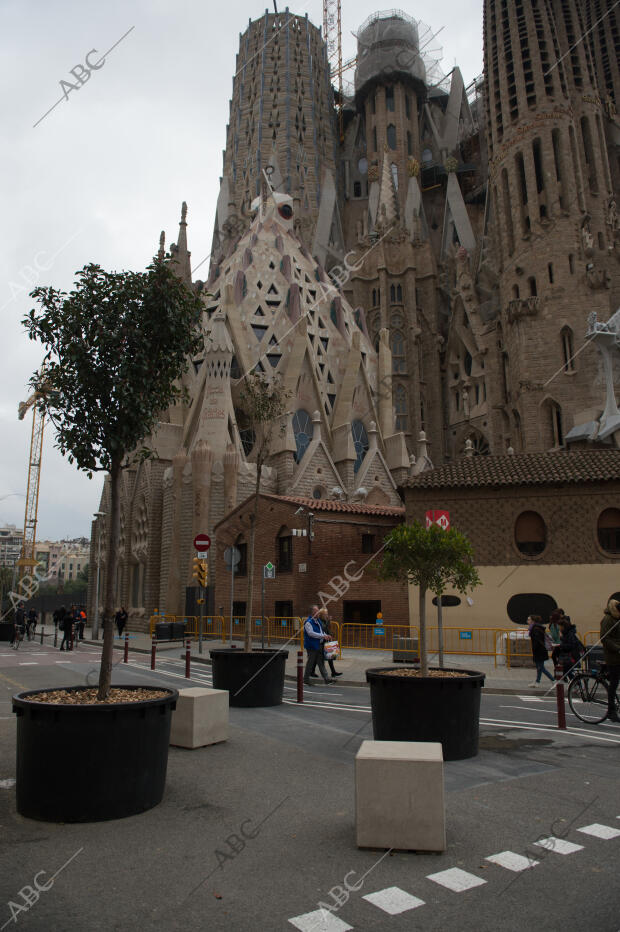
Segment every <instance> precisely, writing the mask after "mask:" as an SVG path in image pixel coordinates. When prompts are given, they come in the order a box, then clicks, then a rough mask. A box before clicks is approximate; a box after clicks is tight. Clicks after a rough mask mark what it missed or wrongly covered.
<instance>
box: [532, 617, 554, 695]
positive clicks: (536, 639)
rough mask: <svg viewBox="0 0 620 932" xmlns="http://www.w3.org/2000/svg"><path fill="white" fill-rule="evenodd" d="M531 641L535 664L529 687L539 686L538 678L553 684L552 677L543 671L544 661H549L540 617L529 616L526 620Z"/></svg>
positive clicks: (546, 671) (543, 627)
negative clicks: (544, 678) (534, 674)
mask: <svg viewBox="0 0 620 932" xmlns="http://www.w3.org/2000/svg"><path fill="white" fill-rule="evenodd" d="M527 623H528V626H529V632H530V638H531V641H532V658H533V660H534V663H535V664H536V679H535V680H534V682H533V683H530V686H540V678H541V676H542V675H543V673H544V674H545V676H546V677H547V678H548V679H550V680H551V681H552V682H553V677H552V676H551V674H550V673H549V671H548V670H546V669H545V661H546V660H548V659H549V654H548V652H547V647H546V645H545V626H544V624H543V620H542V618H541V617H540V615H530V617H529V618H528V620H527Z"/></svg>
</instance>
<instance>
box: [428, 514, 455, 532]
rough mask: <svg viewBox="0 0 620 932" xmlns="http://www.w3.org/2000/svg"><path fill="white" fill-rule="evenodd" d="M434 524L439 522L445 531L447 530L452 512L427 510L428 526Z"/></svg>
mask: <svg viewBox="0 0 620 932" xmlns="http://www.w3.org/2000/svg"><path fill="white" fill-rule="evenodd" d="M432 524H437V525H438V526H439V527H440V528H441V529H442V530H443V531H447V530H448V529H449V527H450V512H449V511H427V512H426V527H427V528H429V527H430V526H431V525H432Z"/></svg>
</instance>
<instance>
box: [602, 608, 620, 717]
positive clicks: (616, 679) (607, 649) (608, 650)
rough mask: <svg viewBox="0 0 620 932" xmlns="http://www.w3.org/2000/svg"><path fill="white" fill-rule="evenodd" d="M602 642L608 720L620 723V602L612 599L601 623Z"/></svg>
mask: <svg viewBox="0 0 620 932" xmlns="http://www.w3.org/2000/svg"><path fill="white" fill-rule="evenodd" d="M601 641H602V643H603V651H604V654H605V663H606V664H607V670H608V674H609V692H608V696H607V718H608V719H609V721H611V722H620V716H618V709H617V708H616V690H617V689H618V683H620V602H617V601H616V600H615V599H610V600H609V602H608V603H607V608H606V609H605V614H604V615H603V620H602V621H601Z"/></svg>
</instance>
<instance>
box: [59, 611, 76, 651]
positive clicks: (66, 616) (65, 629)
mask: <svg viewBox="0 0 620 932" xmlns="http://www.w3.org/2000/svg"><path fill="white" fill-rule="evenodd" d="M58 630H59V631H62V641H61V643H60V649H61V650H71V641H72V640H73V637H72V635H73V615H72V613H71V612H70V611H69V612H68V611H67V609H66V608H65V607H64V605H62V606H61V607H60V610H59V620H58ZM65 644H66V645H67V646H66V647H65Z"/></svg>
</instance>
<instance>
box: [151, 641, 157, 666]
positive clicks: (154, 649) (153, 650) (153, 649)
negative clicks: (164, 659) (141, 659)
mask: <svg viewBox="0 0 620 932" xmlns="http://www.w3.org/2000/svg"><path fill="white" fill-rule="evenodd" d="M156 653H157V638H156V637H155V635H153V640H152V641H151V670H154V669H155V654H156Z"/></svg>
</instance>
